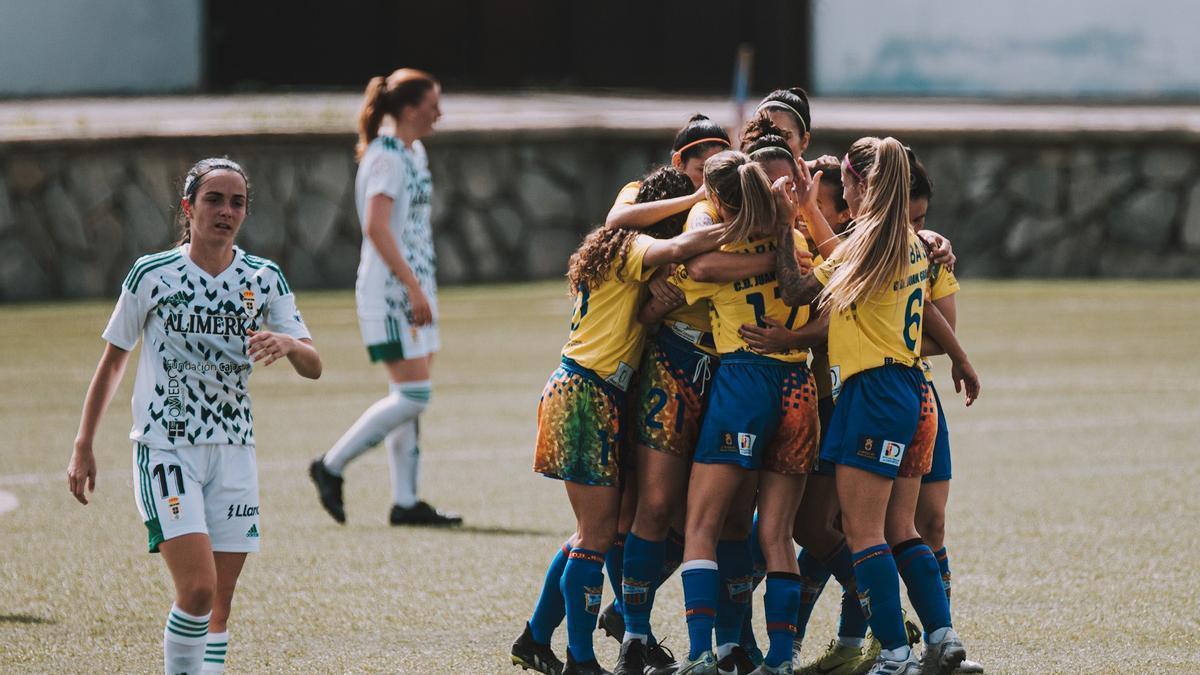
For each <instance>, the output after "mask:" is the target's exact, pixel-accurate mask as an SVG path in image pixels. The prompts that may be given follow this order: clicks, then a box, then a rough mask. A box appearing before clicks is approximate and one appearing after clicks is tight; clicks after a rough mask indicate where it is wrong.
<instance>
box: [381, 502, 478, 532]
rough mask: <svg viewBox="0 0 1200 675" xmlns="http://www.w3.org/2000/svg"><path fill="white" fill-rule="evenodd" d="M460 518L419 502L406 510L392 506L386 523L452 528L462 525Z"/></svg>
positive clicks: (452, 513) (455, 514)
mask: <svg viewBox="0 0 1200 675" xmlns="http://www.w3.org/2000/svg"><path fill="white" fill-rule="evenodd" d="M462 521H463V519H462V516H460V515H458V514H457V513H454V512H452V511H440V510H438V509H435V508H433V507H432V506H430V505H429V503H428V502H424V501H420V502H417V503H416V504H413V505H412V506H410V507H408V508H407V509H406V508H404V507H403V506H398V505H396V504H393V505H392V513H391V515H389V516H388V522H390V523H391V524H392V525H419V526H426V527H454V526H456V525H462Z"/></svg>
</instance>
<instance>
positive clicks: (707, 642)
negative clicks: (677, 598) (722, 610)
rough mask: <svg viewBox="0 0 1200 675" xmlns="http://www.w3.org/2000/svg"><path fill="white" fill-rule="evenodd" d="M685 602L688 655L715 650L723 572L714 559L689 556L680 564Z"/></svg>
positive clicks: (691, 657)
mask: <svg viewBox="0 0 1200 675" xmlns="http://www.w3.org/2000/svg"><path fill="white" fill-rule="evenodd" d="M681 569H682V572H680V576H682V577H683V606H684V609H685V610H686V612H687V629H688V641H689V642H690V643H691V649H690V651H689V652H688V658H689V659H698V658H700V655H701V654H703V653H704V652H710V651H712V634H713V621H714V620H715V619H716V616H717V596H718V595H720V592H721V575H720V574H719V573H718V572H717V563H716V561H715V560H689V561H687V562H686V563H684V564H683V565H682V566H681Z"/></svg>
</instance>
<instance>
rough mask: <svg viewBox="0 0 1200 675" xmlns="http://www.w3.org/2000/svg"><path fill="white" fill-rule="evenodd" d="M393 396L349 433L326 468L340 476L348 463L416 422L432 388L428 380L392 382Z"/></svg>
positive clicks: (370, 410)
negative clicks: (400, 429) (388, 436)
mask: <svg viewBox="0 0 1200 675" xmlns="http://www.w3.org/2000/svg"><path fill="white" fill-rule="evenodd" d="M390 389H391V393H390V394H388V395H387V396H385V397H383V398H381V399H379V400H378V401H376V402H375V403H374V404H372V405H371V407H370V408H367V411H366V412H364V413H363V414H362V415H361V416H360V417H359V418H358V421H357V422H355V423H354V424H353V425H352V426H351V427H350V428H349V429H347V430H346V433H344V434H342V437H341V438H339V439H338V442H337V443H335V444H334V445H333V448H331V449H330V450H329V452H327V453H325V468H327V469H329V471H330V473H333V474H334V475H337V476H340V475H342V471H343V470H345V468H346V464H347V463H349V462H350V461H351V460H353V459H354V458H355V457H358V456H359V455H361V454H363V453H364V452H366V451H367V450H370V449H371V448H373V447H375V446H376V445H379V443H380V442H381V441H382V440H383V439H384V438H386V437H387V435H388V434H390V433H392V431H394V430H396V429H398V428H399V427H400V425H402V424H404V423H406V422H411V421H413V420H415V419H417V415H420V414H421V411H423V410H425V407H426V406H428V405H429V399H430V397H431V396H432V392H433V390H432V388H431V387H430V383H429V380H420V381H416V382H402V383H400V384H395V383H393V384H392V385H391V387H390Z"/></svg>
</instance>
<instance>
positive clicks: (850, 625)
mask: <svg viewBox="0 0 1200 675" xmlns="http://www.w3.org/2000/svg"><path fill="white" fill-rule="evenodd" d="M823 564H824V565H825V569H827V570H829V572H830V573H831V574H832V575H833V578H834V579H837V580H838V583H840V584H841V585H842V612H841V619H840V621H839V624H838V637H846V638H856V639H862V638H865V637H866V636H867V617H865V616H863V611H862V605H860V604H858V590H857V586H856V584H855V582H854V560H853V559H852V558H851V556H850V549H849V548H847V547H846V541H845V540H844V539H843V540H842V541H841V543H839V544H838V547H837V548H836V549H834V551H833V553H830V554H829V555H828V556H827V557H826V558H825V560H824V561H823Z"/></svg>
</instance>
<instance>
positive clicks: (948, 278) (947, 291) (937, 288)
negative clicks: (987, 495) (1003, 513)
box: [921, 265, 959, 483]
mask: <svg viewBox="0 0 1200 675" xmlns="http://www.w3.org/2000/svg"><path fill="white" fill-rule="evenodd" d="M958 291H959V285H958V279H956V278H955V277H954V272H953V271H951V270H949V269H947V268H945V267H943V266H941V265H930V266H929V301H930V302H936V301H938V300H941V299H942V298H945V297H949V296H951V295H954V294H955V293H957V292H958ZM921 370H922V371H923V372H924V374H925V382H926V383H927V384H928V385H929V389H930V391H932V392H933V402H934V405H935V406H937V418H938V421H937V440H935V441H934V443H933V463H932V466H931V467H930V469H929V473H927V474H925V475H924V476H922V477H921V482H922V483H937V482H939V481H944V480H950V477H951V475H952V472H951V466H950V428H949V426H947V425H946V417H945V415H944V414H943V413H942V400H941V398H940V397H939V396H938V393H937V387H935V386H933V367H932V366H931V365H930V363H929V359H927V358H923V359H921Z"/></svg>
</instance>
